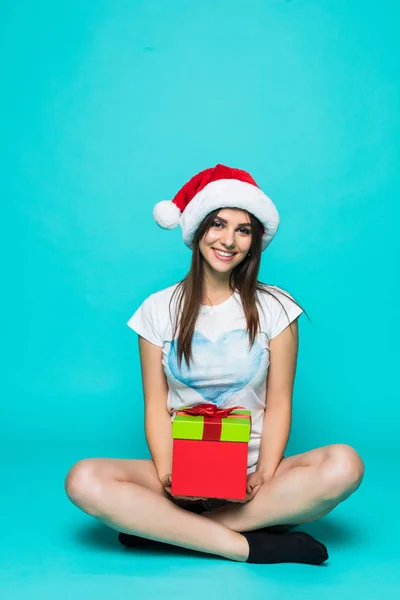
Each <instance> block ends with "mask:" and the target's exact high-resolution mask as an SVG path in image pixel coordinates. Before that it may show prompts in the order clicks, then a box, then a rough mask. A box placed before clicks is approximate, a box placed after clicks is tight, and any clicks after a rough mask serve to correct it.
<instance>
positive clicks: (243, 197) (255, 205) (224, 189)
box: [153, 164, 279, 250]
mask: <svg viewBox="0 0 400 600" xmlns="http://www.w3.org/2000/svg"><path fill="white" fill-rule="evenodd" d="M217 208H241V209H243V210H247V211H248V212H249V213H252V214H253V215H254V216H255V217H257V219H259V221H261V223H262V224H263V226H264V233H263V237H262V250H265V249H266V248H267V246H268V245H269V244H270V242H271V241H272V238H273V237H274V235H275V234H276V232H277V230H278V227H279V214H278V211H277V209H276V207H275V205H274V203H273V202H272V200H271V199H270V198H269V197H268V196H267V195H266V194H264V192H263V191H261V189H260V188H259V187H258V185H257V184H256V182H255V181H254V179H253V178H252V176H251V175H250V174H249V173H247V172H246V171H242V170H241V169H232V168H230V167H226V166H225V165H220V164H218V165H216V166H215V167H212V168H210V169H205V170H204V171H201V172H200V173H197V175H195V176H194V177H192V178H191V179H190V180H189V181H188V182H187V183H185V185H184V186H183V187H182V188H181V189H180V190H179V192H178V193H177V194H176V196H175V198H174V199H173V200H162V201H161V202H158V203H157V204H156V205H155V206H154V209H153V217H154V220H155V222H156V223H157V225H159V226H160V227H162V228H163V229H175V227H178V225H180V226H181V229H182V233H183V241H184V242H185V244H186V246H188V247H189V248H192V244H193V239H194V236H195V234H196V231H197V229H198V227H199V225H200V223H201V222H202V221H203V219H204V218H205V217H206V216H207V215H208V214H209V213H210V212H212V211H213V210H216V209H217Z"/></svg>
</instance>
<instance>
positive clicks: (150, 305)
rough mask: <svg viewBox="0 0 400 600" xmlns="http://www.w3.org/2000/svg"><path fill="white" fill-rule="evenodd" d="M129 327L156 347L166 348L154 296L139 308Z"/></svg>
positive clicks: (130, 320) (129, 322)
mask: <svg viewBox="0 0 400 600" xmlns="http://www.w3.org/2000/svg"><path fill="white" fill-rule="evenodd" d="M127 325H128V326H129V327H130V328H131V329H133V331H136V333H138V334H139V335H141V336H142V337H144V338H145V339H146V340H148V341H149V342H151V343H152V344H155V345H156V346H161V347H163V346H164V340H163V339H162V334H161V327H160V311H159V309H158V306H157V304H156V301H155V299H154V296H153V294H151V295H150V296H149V297H148V298H146V300H145V301H144V302H143V303H142V304H141V305H140V306H139V308H138V309H137V311H136V312H135V313H134V314H133V315H132V316H131V318H130V319H129V321H128V323H127Z"/></svg>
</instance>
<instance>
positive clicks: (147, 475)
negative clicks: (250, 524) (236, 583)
mask: <svg viewBox="0 0 400 600" xmlns="http://www.w3.org/2000/svg"><path fill="white" fill-rule="evenodd" d="M65 490H66V493H67V495H68V497H69V498H70V500H71V501H72V502H73V503H74V504H75V505H76V506H77V507H78V508H80V509H82V510H83V511H84V512H86V513H87V514H89V515H91V516H93V517H95V518H97V519H98V520H99V521H101V522H102V523H104V524H105V525H108V526H109V527H111V528H112V529H115V530H116V531H121V532H124V533H128V534H135V535H139V536H141V537H145V538H148V539H151V540H156V541H161V542H166V543H169V544H173V545H175V546H181V547H183V548H190V549H192V550H198V551H201V552H206V553H210V554H217V555H220V556H223V557H225V558H229V559H231V560H236V561H242V562H244V561H246V560H247V558H248V554H249V546H248V542H247V540H246V538H245V537H244V536H243V535H241V534H240V533H238V532H235V531H232V530H231V529H229V528H227V527H225V526H224V525H221V524H220V523H217V522H213V521H211V520H208V519H205V518H204V517H202V516H200V515H196V514H193V513H191V512H189V511H187V510H185V509H183V508H181V507H179V506H177V505H176V504H174V503H173V502H172V501H171V500H169V499H168V498H167V494H166V492H165V491H164V490H163V487H162V485H161V483H160V481H159V479H158V476H157V473H156V470H155V467H154V464H153V462H152V461H151V460H129V459H108V458H93V459H84V460H81V461H79V462H77V463H76V464H75V465H74V466H73V467H72V468H71V470H70V471H69V473H68V475H67V478H66V481H65Z"/></svg>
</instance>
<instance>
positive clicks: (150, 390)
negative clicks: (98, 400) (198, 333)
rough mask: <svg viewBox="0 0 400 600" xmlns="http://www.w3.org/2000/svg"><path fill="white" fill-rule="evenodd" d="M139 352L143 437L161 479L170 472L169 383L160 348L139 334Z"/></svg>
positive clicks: (170, 426) (170, 425)
mask: <svg viewBox="0 0 400 600" xmlns="http://www.w3.org/2000/svg"><path fill="white" fill-rule="evenodd" d="M139 354H140V364H141V371H142V383H143V393H144V403H145V433H146V440H147V445H148V447H149V450H150V454H151V457H152V459H153V462H154V465H155V467H156V470H157V474H158V477H159V479H160V480H161V479H162V478H163V477H164V476H165V475H168V474H170V473H171V467H172V423H171V415H170V413H169V412H168V408H167V399H168V384H167V379H166V377H165V374H164V370H163V365H162V348H161V347H160V346H156V345H155V344H152V343H151V342H149V341H148V340H146V339H145V338H143V337H141V336H139Z"/></svg>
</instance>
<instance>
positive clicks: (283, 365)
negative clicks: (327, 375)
mask: <svg viewBox="0 0 400 600" xmlns="http://www.w3.org/2000/svg"><path fill="white" fill-rule="evenodd" d="M298 339H299V334H298V322H297V319H295V321H293V322H292V327H291V328H290V327H289V326H288V327H286V329H284V330H283V331H282V332H281V333H280V334H279V335H277V336H276V337H274V338H273V339H272V340H271V341H270V345H269V351H270V364H269V369H268V379H267V401H266V409H265V414H264V423H263V430H262V435H261V445H260V455H259V458H258V463H257V468H256V470H257V471H259V472H261V473H262V474H263V475H264V476H265V477H273V475H274V473H275V471H276V469H277V468H278V465H279V463H280V462H281V460H282V457H283V453H284V451H285V448H286V445H287V442H288V439H289V434H290V428H291V422H292V396H293V386H294V379H295V374H296V365H297V353H298Z"/></svg>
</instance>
